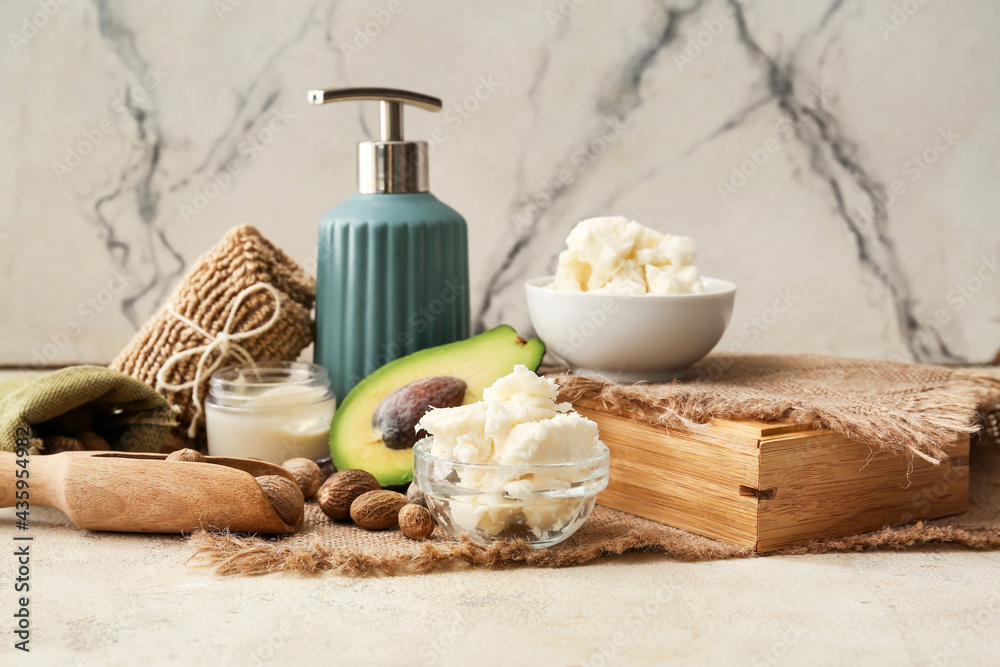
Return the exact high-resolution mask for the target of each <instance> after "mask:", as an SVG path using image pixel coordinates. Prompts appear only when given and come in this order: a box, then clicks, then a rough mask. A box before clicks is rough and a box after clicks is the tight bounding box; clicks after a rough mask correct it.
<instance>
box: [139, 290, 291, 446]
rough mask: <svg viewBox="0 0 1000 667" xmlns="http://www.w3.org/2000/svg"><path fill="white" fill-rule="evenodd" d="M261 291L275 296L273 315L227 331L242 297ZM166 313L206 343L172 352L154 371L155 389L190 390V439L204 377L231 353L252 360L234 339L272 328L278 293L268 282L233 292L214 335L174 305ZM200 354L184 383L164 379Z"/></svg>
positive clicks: (195, 425)
mask: <svg viewBox="0 0 1000 667" xmlns="http://www.w3.org/2000/svg"><path fill="white" fill-rule="evenodd" d="M261 290H267V291H268V292H270V293H271V295H272V296H273V297H274V314H272V315H271V319H269V320H268V321H267V322H265V323H264V324H262V325H260V326H259V327H257V328H255V329H250V330H249V331H241V332H239V333H230V332H229V329H230V328H231V327H232V326H233V320H235V319H236V313H237V311H238V310H239V309H240V306H241V305H242V304H243V300H244V299H246V298H247V297H248V296H250V295H251V294H253V293H255V292H260V291H261ZM167 312H169V313H170V314H171V315H173V316H174V317H176V318H177V319H178V320H180V321H181V322H183V323H184V324H186V325H187V326H188V327H189V328H191V329H193V330H194V331H197V332H198V333H200V334H201V335H202V336H204V337H205V338H206V339H208V340H209V341H211V342H209V343H207V344H205V345H199V346H198V347H192V348H191V349H189V350H183V351H181V352H178V353H177V354H175V355H173V356H172V357H170V358H169V359H167V360H166V361H165V362H164V363H163V366H162V367H161V368H160V370H159V372H158V373H157V374H156V389H157V390H160V389H169V390H171V391H183V390H185V389H191V390H192V392H191V394H192V401H193V402H194V418H193V419H192V420H191V425H190V426H189V427H188V431H187V434H188V437H189V438H193V437H194V436H195V433H197V431H198V418H199V417H201V413H202V411H203V408H202V402H201V396H200V394H201V383H202V380H203V379H204V378H205V377H206V376H209V377H210V376H211V375H212V373H214V372H215V370H216V369H217V368H218V367H219V366H221V365H222V362H223V361H225V360H226V358H227V357H228V356H229V355H230V354H232V355H233V356H235V357H237V358H239V360H240V361H241V362H243V363H245V364H251V365H253V363H254V358H253V356H252V355H251V354H250V353H249V352H248V351H247V349H246V348H245V347H243V346H242V345H240V344H239V343H238V342H237V341H240V340H244V339H246V338H251V337H253V336H259V335H260V334H262V333H264V332H265V331H268V330H269V329H270V328H271V327H273V326H274V325H275V323H276V322H277V321H278V317H279V316H280V314H281V295H280V294H279V292H278V290H277V289H275V288H274V287H273V286H271V285H268V284H267V283H257V284H256V285H251V286H250V287H247V288H246V289H245V290H243V291H242V292H240V293H239V294H237V295H236V298H234V299H233V305H232V307H231V309H230V311H229V317H228V318H226V324H225V326H223V327H222V330H221V331H219V333H217V334H215V335H214V336H213V335H212V334H210V333H209V332H207V331H205V330H204V329H202V328H201V327H200V326H198V325H197V324H195V323H194V322H192V321H191V320H190V319H188V318H187V317H184V316H183V315H181V314H180V313H178V312H177V311H176V310H174V309H173V308H170V307H168V308H167ZM216 351H218V352H219V354H218V355H216V357H215V360H214V361H212V362H211V363H209V359H210V358H211V357H212V354H213V353H214V352H216ZM197 355H201V357H200V358H199V359H198V369H197V371H196V372H195V374H194V379H192V380H189V381H187V382H181V383H180V384H174V383H172V382H167V376H168V375H169V374H170V371H172V370H173V369H174V367H175V366H176V365H177V364H178V363H180V362H181V361H183V360H185V359H187V358H188V357H194V356H197Z"/></svg>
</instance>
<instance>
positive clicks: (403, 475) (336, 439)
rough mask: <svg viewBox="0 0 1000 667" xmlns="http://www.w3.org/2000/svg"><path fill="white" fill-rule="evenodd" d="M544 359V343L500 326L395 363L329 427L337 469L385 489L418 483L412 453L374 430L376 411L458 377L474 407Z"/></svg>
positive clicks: (361, 387)
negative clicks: (400, 396)
mask: <svg viewBox="0 0 1000 667" xmlns="http://www.w3.org/2000/svg"><path fill="white" fill-rule="evenodd" d="M543 356H545V344H544V343H542V341H541V340H539V339H537V338H532V339H531V340H524V339H523V338H521V337H520V336H518V335H517V332H516V331H514V329H513V328H512V327H509V326H507V325H501V326H498V327H496V328H495V329H490V330H489V331H484V332H483V333H481V334H478V335H476V336H473V337H471V338H468V339H466V340H460V341H457V342H454V343H448V344H447V345H439V346H437V347H431V348H427V349H426V350H420V351H419V352H414V353H413V354H410V355H408V356H405V357H401V358H399V359H396V360H395V361H391V362H389V363H388V364H386V365H385V366H382V367H381V368H379V369H378V370H376V371H375V372H374V373H372V374H371V375H369V376H368V377H366V378H365V379H364V380H362V381H361V382H359V383H358V384H357V385H356V386H355V387H354V389H352V390H351V392H350V393H349V394H348V395H347V398H345V399H344V402H343V403H341V405H340V408H339V409H338V410H337V412H336V414H335V415H334V417H333V424H331V426H330V457H331V458H332V459H333V463H334V465H335V466H337V470H346V469H348V468H360V469H362V470H367V471H368V472H370V473H371V474H373V475H374V476H375V477H376V479H378V481H379V482H380V483H381V484H382V486H395V485H399V484H406V483H407V482H409V481H410V480H412V479H413V449H412V448H406V449H392V448H390V447H388V446H386V444H385V443H384V442H383V441H382V438H381V433H380V432H379V431H378V430H376V429H375V428H374V427H373V426H372V418H373V416H374V415H375V411H376V410H377V409H378V407H379V405H380V404H381V403H382V401H383V400H384V399H385V398H386V397H387V396H389V394H391V393H393V392H394V391H396V390H397V389H399V388H400V387H404V386H406V385H408V384H410V383H412V382H417V381H419V380H425V379H427V378H434V377H455V378H458V379H460V380H462V381H463V382H465V385H466V391H465V399H464V401H463V405H464V404H466V403H475V402H476V401H480V400H482V398H483V390H484V389H486V388H487V387H489V386H490V385H491V384H493V383H494V382H496V381H497V380H498V379H499V378H502V377H503V376H505V375H509V374H510V373H512V372H513V371H514V366H516V365H518V364H523V365H525V366H527V367H528V368H530V369H531V370H537V369H538V366H539V365H540V364H541V363H542V357H543Z"/></svg>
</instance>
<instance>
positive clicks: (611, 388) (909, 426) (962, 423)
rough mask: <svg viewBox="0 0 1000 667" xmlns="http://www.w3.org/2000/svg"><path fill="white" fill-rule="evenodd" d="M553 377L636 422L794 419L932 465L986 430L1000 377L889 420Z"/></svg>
mask: <svg viewBox="0 0 1000 667" xmlns="http://www.w3.org/2000/svg"><path fill="white" fill-rule="evenodd" d="M550 377H552V379H553V380H555V381H556V383H557V384H559V385H560V386H561V387H562V392H561V395H560V397H561V398H562V400H566V401H570V402H577V401H581V400H590V401H597V402H598V403H599V404H600V405H602V406H603V407H604V408H605V409H607V410H608V411H609V412H614V413H617V414H628V415H630V416H631V417H632V418H633V419H638V420H640V421H647V422H650V423H654V424H663V425H664V426H666V427H668V428H677V429H687V430H694V431H697V430H698V429H699V428H701V427H703V426H704V425H706V424H708V423H710V422H711V421H712V419H731V420H736V421H739V420H755V421H778V420H782V419H788V420H791V421H792V422H794V423H796V424H798V425H801V426H808V427H810V428H822V429H829V430H831V431H833V432H835V433H839V434H841V435H843V436H846V437H848V438H852V439H855V440H860V441H862V442H868V443H878V445H879V447H880V448H881V449H882V450H884V451H890V452H891V451H906V452H909V453H910V454H911V455H916V456H919V457H920V458H923V459H925V460H928V461H930V462H932V463H940V462H942V461H944V460H946V459H947V458H948V453H947V450H945V449H942V447H941V446H940V443H949V442H952V441H953V440H954V438H955V436H956V435H959V434H963V435H971V434H973V433H976V432H977V431H978V430H979V428H980V426H981V424H980V423H979V421H978V418H977V411H979V410H983V411H990V410H995V409H997V407H998V405H1000V376H998V375H997V373H996V372H992V371H978V370H955V371H953V374H952V377H951V380H950V381H949V382H948V383H947V384H945V385H944V386H943V387H939V388H935V390H934V391H933V392H927V393H922V394H913V395H911V396H910V397H908V401H907V403H906V405H905V406H900V408H899V409H898V410H894V411H892V412H891V413H886V414H882V415H873V414H866V415H862V414H851V413H848V412H842V411H837V410H832V409H826V408H823V407H817V406H815V405H811V406H806V405H799V406H795V405H789V404H788V402H787V400H784V399H781V398H769V397H766V396H759V395H758V396H754V397H752V398H746V399H732V398H725V397H722V396H720V395H718V394H715V395H712V396H708V395H706V390H705V389H704V388H701V389H699V390H698V391H688V390H687V389H686V388H685V386H684V385H667V386H669V387H671V388H676V391H673V390H671V391H663V392H656V391H651V390H650V388H651V387H653V386H654V385H648V384H643V383H637V384H632V385H627V384H617V383H613V382H609V381H607V380H604V379H601V378H597V377H589V376H582V375H573V374H567V373H558V374H555V375H552V376H550Z"/></svg>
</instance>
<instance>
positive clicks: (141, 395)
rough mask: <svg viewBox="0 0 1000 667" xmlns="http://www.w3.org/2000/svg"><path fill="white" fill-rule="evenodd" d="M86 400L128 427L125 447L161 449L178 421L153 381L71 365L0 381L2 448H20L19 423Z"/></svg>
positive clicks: (115, 424) (112, 422) (111, 422)
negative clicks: (150, 382)
mask: <svg viewBox="0 0 1000 667" xmlns="http://www.w3.org/2000/svg"><path fill="white" fill-rule="evenodd" d="M81 405H90V406H91V407H92V408H94V410H95V411H96V412H100V413H101V414H102V415H104V420H103V421H104V424H105V425H106V426H109V427H111V428H114V429H116V430H119V431H120V430H123V431H124V434H123V435H122V437H121V443H120V446H119V447H117V448H120V449H123V450H126V451H131V452H159V451H160V447H161V446H162V445H163V442H164V440H165V439H166V438H167V435H168V434H169V433H170V430H171V429H172V428H173V427H175V426H176V425H177V420H176V418H175V417H174V410H173V408H172V407H171V405H170V403H168V402H167V399H165V398H163V397H162V396H160V394H158V393H157V392H156V390H154V389H153V388H152V387H150V386H149V385H146V384H143V383H142V382H140V381H139V380H136V379H135V378H133V377H131V376H129V375H125V374H124V373H121V372H119V371H116V370H112V369H110V368H105V367H103V366H70V367H69V368H63V369H61V370H58V371H55V372H54V373H50V374H49V375H45V376H42V377H15V378H9V379H7V380H4V381H0V434H2V441H0V449H3V450H5V451H8V452H12V451H14V450H15V445H14V440H15V437H16V436H15V433H16V431H17V429H18V427H24V426H34V425H36V424H40V423H42V422H44V421H47V420H49V419H52V418H54V417H58V416H59V415H61V414H63V413H65V412H68V411H70V410H72V409H73V408H76V407H79V406H81ZM66 435H69V434H66ZM102 435H103V434H102ZM35 444H36V445H37V443H35ZM115 444H116V443H114V442H113V443H112V447H113V448H114V447H115Z"/></svg>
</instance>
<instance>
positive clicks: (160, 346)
mask: <svg viewBox="0 0 1000 667" xmlns="http://www.w3.org/2000/svg"><path fill="white" fill-rule="evenodd" d="M259 284H264V285H270V286H271V287H273V288H274V289H275V290H277V293H278V294H279V295H280V298H281V310H280V315H279V317H278V318H277V320H276V321H275V322H274V324H273V326H270V327H267V326H265V329H266V330H264V331H261V333H259V334H257V335H253V336H250V337H248V338H244V339H242V340H240V341H239V345H240V346H242V347H243V348H244V349H245V350H246V351H247V352H248V353H249V354H250V356H252V357H253V359H254V360H255V361H282V360H284V361H294V360H295V359H296V358H297V357H298V355H299V353H300V352H301V351H302V350H303V348H305V347H306V346H307V345H309V344H310V343H311V342H312V340H313V321H312V316H311V315H310V312H311V310H312V307H313V302H314V301H315V298H316V281H315V280H314V279H313V278H312V277H311V276H309V275H308V274H306V273H305V272H304V271H303V270H302V268H301V267H299V265H298V264H296V263H295V262H294V261H293V260H292V259H291V258H290V257H288V256H287V255H286V254H285V253H284V252H282V251H281V250H279V249H278V248H277V247H275V246H274V245H273V244H272V243H271V242H270V241H268V240H267V239H265V238H264V237H263V235H261V233H260V232H259V231H257V229H255V228H254V227H251V226H250V225H242V226H239V227H236V228H234V229H232V230H230V231H229V233H228V234H226V236H225V237H224V238H223V239H222V240H221V241H220V242H219V243H218V244H216V245H215V247H213V248H212V249H211V250H209V251H208V253H206V254H205V255H204V256H202V257H201V258H200V259H199V260H198V262H197V263H196V264H195V266H194V268H193V269H191V271H190V273H188V275H187V277H186V278H185V279H184V280H183V281H182V282H181V284H180V285H179V286H178V287H177V289H176V290H175V291H174V293H173V295H172V296H171V297H170V299H169V300H168V301H167V303H166V304H164V306H163V308H161V309H160V311H159V312H157V313H156V314H155V315H154V316H153V317H152V318H150V319H149V321H147V322H146V324H145V325H144V326H143V327H142V329H140V330H139V332H138V333H137V334H136V335H135V336H134V337H133V338H132V340H131V341H130V342H129V344H128V345H126V346H125V349H124V350H122V351H121V353H120V354H119V355H118V356H117V357H116V358H115V360H114V361H113V362H112V363H111V368H114V369H117V370H120V371H123V372H125V373H128V374H129V375H131V376H132V377H134V378H137V379H139V380H141V381H143V382H145V383H146V384H148V385H150V386H154V387H155V386H156V384H157V374H158V373H159V372H160V369H161V368H162V367H163V366H164V364H165V363H166V361H167V360H168V359H170V358H171V357H172V356H174V355H175V354H177V353H178V352H183V351H185V350H191V349H192V348H196V347H199V346H203V345H206V344H208V343H211V342H212V341H211V340H207V339H206V337H205V335H204V334H202V333H199V332H198V331H196V330H194V329H192V328H191V327H190V326H189V325H188V324H186V323H185V322H183V321H181V319H180V318H178V317H177V315H180V316H182V317H184V318H186V319H188V320H190V321H191V322H192V323H194V324H196V325H197V326H198V327H199V328H201V329H203V330H204V331H205V332H206V333H208V334H210V335H211V336H213V337H214V336H216V335H217V334H219V332H220V331H222V330H223V328H224V327H225V324H226V320H227V318H228V317H229V315H230V312H231V311H232V309H233V305H234V299H235V298H236V297H237V295H239V294H240V293H241V292H243V291H244V290H246V289H248V288H250V287H253V286H254V285H259ZM274 301H275V300H274V296H273V293H272V292H271V291H269V290H259V291H256V292H253V293H251V294H248V295H246V297H245V298H244V299H243V300H242V301H241V302H240V303H239V304H236V305H237V309H236V314H235V316H234V317H233V321H232V324H231V326H230V327H229V331H228V333H229V334H238V333H241V332H247V331H251V330H254V329H258V328H260V327H262V325H267V323H268V320H270V319H271V317H272V316H273V315H274V308H275V302H274ZM219 354H220V351H219V350H213V351H211V352H210V357H211V358H210V359H208V360H207V361H209V362H211V361H214V360H215V358H216V357H217V356H218V355H219ZM200 356H201V355H200V354H195V355H190V356H187V357H185V358H183V359H180V360H178V361H177V362H176V363H174V364H173V365H172V366H171V367H170V368H169V369H168V372H166V373H165V374H164V375H165V377H164V378H163V380H165V381H166V383H168V384H173V385H177V384H183V383H184V382H190V381H192V380H193V379H194V377H195V373H196V371H197V367H198V361H199V358H200ZM239 361H240V359H238V358H231V359H227V360H225V363H238V362H239ZM199 384H200V387H199V396H200V398H201V400H202V401H203V400H204V398H205V397H206V396H207V395H208V377H203V378H202V381H201V382H200V383H199ZM161 393H163V395H164V396H166V397H167V398H168V399H169V400H170V401H171V402H173V403H174V404H175V405H177V406H178V407H179V408H180V413H179V415H178V417H179V419H180V422H181V425H182V426H183V427H184V429H187V428H188V427H189V426H190V425H191V422H192V420H194V419H195V417H196V415H198V417H197V422H198V423H197V427H196V428H197V429H198V432H199V436H200V435H202V434H203V433H204V431H203V429H202V426H203V425H204V419H205V418H204V415H203V414H199V413H200V410H196V408H195V405H194V402H193V400H192V394H193V392H192V390H191V389H184V390H181V391H171V390H169V389H162V390H161Z"/></svg>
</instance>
